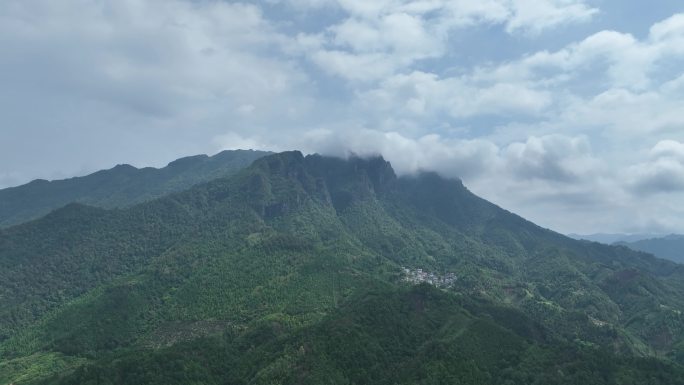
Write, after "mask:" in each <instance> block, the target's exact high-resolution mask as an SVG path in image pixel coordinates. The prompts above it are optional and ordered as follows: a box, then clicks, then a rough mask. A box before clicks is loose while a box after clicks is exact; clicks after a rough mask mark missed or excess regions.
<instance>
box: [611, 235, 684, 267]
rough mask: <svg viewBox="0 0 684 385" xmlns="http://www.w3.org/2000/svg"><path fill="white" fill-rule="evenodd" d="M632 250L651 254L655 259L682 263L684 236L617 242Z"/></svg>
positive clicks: (683, 259) (683, 258)
mask: <svg viewBox="0 0 684 385" xmlns="http://www.w3.org/2000/svg"><path fill="white" fill-rule="evenodd" d="M617 244H618V245H622V246H627V247H629V248H630V249H632V250H638V251H644V252H646V253H651V254H653V255H655V256H656V257H659V258H663V259H669V260H670V261H674V262H677V263H684V235H676V234H672V235H668V236H666V237H661V238H649V239H643V240H639V241H636V242H618V243H617Z"/></svg>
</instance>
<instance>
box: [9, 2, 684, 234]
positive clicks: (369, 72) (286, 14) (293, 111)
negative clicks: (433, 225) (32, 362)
mask: <svg viewBox="0 0 684 385" xmlns="http://www.w3.org/2000/svg"><path fill="white" fill-rule="evenodd" d="M678 3H679V4H678ZM0 52H1V53H0V84H2V85H3V87H2V88H1V89H0V187H3V186H4V187H7V186H12V185H17V184H21V183H25V182H27V181H29V180H31V179H34V178H46V179H55V178H64V177H70V176H74V175H83V174H86V173H88V172H92V171H95V170H97V169H101V168H108V167H111V166H113V165H115V164H117V163H131V164H134V165H136V166H148V165H152V166H163V165H164V164H165V163H167V162H168V161H170V160H173V159H175V158H177V157H180V156H184V155H191V154H197V153H209V154H211V153H215V152H218V151H220V150H222V149H234V148H261V149H269V150H276V151H278V150H287V149H300V150H302V151H304V152H307V153H313V152H319V153H323V154H329V155H339V156H345V155H347V154H349V153H351V152H354V153H357V154H362V155H364V154H376V153H380V154H382V155H383V156H384V157H385V158H387V159H388V160H390V161H391V162H392V164H393V165H394V167H395V169H396V170H397V171H398V172H399V173H402V174H409V173H414V172H416V171H419V170H422V169H427V170H436V171H438V172H440V173H442V174H444V175H446V176H450V177H460V178H462V179H463V180H464V182H465V184H466V185H467V186H468V187H469V188H470V189H471V190H473V191H474V192H476V193H477V194H479V195H481V196H483V197H485V198H487V199H490V200H492V201H493V202H495V203H497V204H499V205H501V206H503V207H505V208H507V209H510V210H512V211H514V212H516V213H519V214H521V215H523V216H525V217H527V218H529V219H531V220H533V221H535V222H537V223H539V224H541V225H543V226H546V227H550V228H552V229H554V230H557V231H561V232H578V233H590V232H599V231H600V232H684V208H683V207H684V205H682V202H684V114H682V113H681V111H684V5H681V2H676V1H671V0H666V1H658V2H650V3H645V2H643V1H636V0H623V1H617V0H597V1H591V0H534V1H532V0H480V1H466V0H451V1H445V0H419V1H407V0H377V1H372V2H371V1H362V0H266V1H261V2H228V1H190V0H164V1H161V0H148V1H142V0H121V1H102V0H99V1H96V0H63V1H59V2H55V1H51V0H5V1H3V2H2V3H0Z"/></svg>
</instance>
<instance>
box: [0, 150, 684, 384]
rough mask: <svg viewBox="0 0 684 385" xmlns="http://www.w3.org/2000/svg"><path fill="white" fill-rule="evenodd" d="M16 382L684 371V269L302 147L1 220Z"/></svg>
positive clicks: (7, 343)
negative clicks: (216, 175) (110, 206)
mask: <svg viewBox="0 0 684 385" xmlns="http://www.w3.org/2000/svg"><path fill="white" fill-rule="evenodd" d="M0 267H1V268H0V383H15V384H21V383H23V384H30V383H31V384H38V383H45V384H48V383H49V384H52V383H62V384H108V383H111V384H115V383H117V384H157V383H158V384H188V383H197V384H200V383H201V384H320V383H332V384H521V385H522V384H585V385H590V384H680V383H684V371H683V369H682V366H681V365H682V364H684V323H683V322H682V315H681V311H682V309H684V269H683V268H682V267H681V266H680V265H677V264H675V263H672V262H668V261H665V260H660V259H657V258H655V257H653V256H652V255H649V254H645V253H641V252H635V251H631V250H629V249H627V248H623V247H612V246H606V245H600V244H597V243H590V242H581V241H575V240H572V239H569V238H566V237H564V236H562V235H560V234H557V233H554V232H552V231H549V230H546V229H543V228H540V227H538V226H536V225H534V224H533V223H530V222H528V221H526V220H524V219H522V218H520V217H518V216H516V215H514V214H512V213H510V212H507V211H505V210H503V209H501V208H499V207H497V206H495V205H493V204H491V203H489V202H487V201H485V200H483V199H480V198H478V197H477V196H475V195H473V194H472V193H470V192H469V191H468V190H467V189H466V188H465V187H464V186H463V185H462V183H461V182H460V181H458V180H449V179H444V178H441V177H439V176H438V175H436V174H431V173H423V174H420V175H417V176H413V177H401V178H398V177H397V176H396V175H395V174H394V171H393V170H392V168H391V166H390V164H389V163H387V162H386V161H384V160H383V159H382V158H372V159H359V158H352V159H349V160H341V159H335V158H326V157H321V156H317V155H313V156H307V157H304V156H302V154H301V153H299V152H287V153H281V154H276V155H271V156H267V157H264V158H261V159H259V160H257V161H256V162H254V164H253V165H252V166H250V167H248V168H246V169H244V170H242V171H240V172H238V173H237V174H235V175H234V176H231V177H228V178H220V179H216V180H213V181H211V182H208V183H205V184H202V185H198V186H195V187H193V188H191V189H189V190H187V191H184V192H180V193H175V194H172V195H169V196H167V197H163V198H160V199H157V200H153V201H150V202H146V203H142V204H139V205H136V206H133V207H130V208H126V209H116V210H105V209H99V208H92V207H88V206H84V205H80V204H71V205H68V206H66V207H64V208H62V209H59V210H56V211H54V212H52V213H51V214H49V215H48V216H46V217H44V218H42V219H39V220H37V221H33V222H30V223H26V224H23V225H19V226H14V227H11V228H7V229H4V230H0Z"/></svg>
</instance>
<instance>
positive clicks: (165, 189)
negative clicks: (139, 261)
mask: <svg viewBox="0 0 684 385" xmlns="http://www.w3.org/2000/svg"><path fill="white" fill-rule="evenodd" d="M268 154H269V153H268V152H264V151H252V150H235V151H223V152H220V153H218V154H216V155H214V156H207V155H197V156H190V157H186V158H181V159H177V160H175V161H173V162H171V163H169V164H168V165H167V166H166V167H164V168H160V169H156V168H152V167H145V168H141V169H138V168H135V167H133V166H130V165H127V164H120V165H118V166H116V167H114V168H111V169H109V170H102V171H98V172H96V173H93V174H90V175H87V176H82V177H75V178H70V179H64V180H55V181H47V180H44V179H37V180H34V181H32V182H30V183H27V184H25V185H22V186H18V187H12V188H6V189H2V190H0V227H7V226H11V225H15V224H19V223H22V222H26V221H28V220H31V219H35V218H39V217H41V216H43V215H45V214H47V213H49V212H50V211H52V210H54V209H57V208H60V207H62V206H64V205H66V204H68V203H72V202H77V203H83V204H87V205H91V206H95V207H102V208H123V207H128V206H131V205H134V204H136V203H141V202H145V201H148V200H151V199H154V198H158V197H161V196H164V195H167V194H170V193H173V192H178V191H182V190H185V189H187V188H189V187H191V186H193V185H195V184H197V183H201V182H206V181H209V180H212V179H216V178H220V177H225V176H229V175H232V174H234V173H235V172H237V171H239V170H241V169H243V168H245V167H247V166H248V165H250V164H251V163H252V162H253V161H255V160H256V159H258V158H260V157H262V156H264V155H268Z"/></svg>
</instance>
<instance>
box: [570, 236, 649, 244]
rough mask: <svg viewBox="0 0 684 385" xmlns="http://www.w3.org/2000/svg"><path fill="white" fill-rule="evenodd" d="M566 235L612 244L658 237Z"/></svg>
mask: <svg viewBox="0 0 684 385" xmlns="http://www.w3.org/2000/svg"><path fill="white" fill-rule="evenodd" d="M568 237H570V238H573V239H577V240H585V241H592V242H599V243H605V244H606V245H612V244H613V243H619V242H636V241H640V240H643V239H649V238H656V237H659V235H657V234H621V233H619V234H605V233H597V234H584V235H582V234H568Z"/></svg>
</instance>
